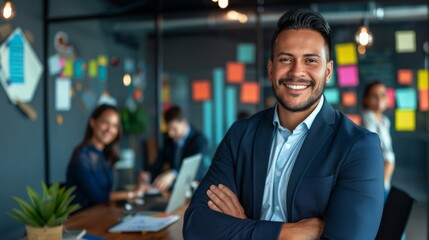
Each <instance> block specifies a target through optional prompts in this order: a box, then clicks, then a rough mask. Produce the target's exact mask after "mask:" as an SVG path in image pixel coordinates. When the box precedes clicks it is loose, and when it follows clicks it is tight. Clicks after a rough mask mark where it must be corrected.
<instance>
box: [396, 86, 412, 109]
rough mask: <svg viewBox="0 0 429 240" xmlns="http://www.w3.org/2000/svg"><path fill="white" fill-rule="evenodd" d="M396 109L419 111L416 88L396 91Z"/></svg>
mask: <svg viewBox="0 0 429 240" xmlns="http://www.w3.org/2000/svg"><path fill="white" fill-rule="evenodd" d="M396 107H397V108H399V109H413V110H415V109H417V96H416V90H415V89H414V88H398V89H396Z"/></svg>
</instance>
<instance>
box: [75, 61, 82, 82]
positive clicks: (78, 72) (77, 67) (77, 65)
mask: <svg viewBox="0 0 429 240" xmlns="http://www.w3.org/2000/svg"><path fill="white" fill-rule="evenodd" d="M74 77H75V78H83V77H84V64H83V60H82V59H76V60H75V61H74Z"/></svg>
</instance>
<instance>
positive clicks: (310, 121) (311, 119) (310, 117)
mask: <svg viewBox="0 0 429 240" xmlns="http://www.w3.org/2000/svg"><path fill="white" fill-rule="evenodd" d="M324 101H325V100H324V97H323V95H322V96H321V97H320V101H319V103H318V104H317V106H316V108H315V109H314V110H313V112H311V113H310V115H308V117H307V118H305V119H304V121H302V122H303V123H304V124H305V125H306V126H307V128H308V129H310V128H311V125H313V122H314V119H316V116H317V114H318V113H319V112H320V110H321V109H322V106H323V102H324ZM278 106H279V103H278V102H277V103H276V106H275V107H274V118H273V124H274V126H275V127H281V128H283V127H282V125H281V124H280V120H279V114H278ZM300 124H301V123H300ZM298 125H299V124H298Z"/></svg>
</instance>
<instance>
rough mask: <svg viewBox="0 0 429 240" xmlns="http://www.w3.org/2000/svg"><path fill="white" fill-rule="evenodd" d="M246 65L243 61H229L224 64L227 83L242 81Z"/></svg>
mask: <svg viewBox="0 0 429 240" xmlns="http://www.w3.org/2000/svg"><path fill="white" fill-rule="evenodd" d="M245 70H246V66H245V65H244V64H243V63H238V62H229V63H227V64H226V80H227V81H228V82H229V83H242V82H244V72H245Z"/></svg>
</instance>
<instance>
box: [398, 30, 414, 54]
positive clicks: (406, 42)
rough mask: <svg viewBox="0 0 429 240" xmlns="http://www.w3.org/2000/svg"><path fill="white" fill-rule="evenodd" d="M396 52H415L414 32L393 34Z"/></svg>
mask: <svg viewBox="0 0 429 240" xmlns="http://www.w3.org/2000/svg"><path fill="white" fill-rule="evenodd" d="M395 45H396V52H398V53H413V52H415V51H416V32H414V31H396V32H395Z"/></svg>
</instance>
